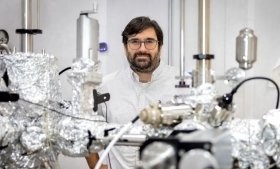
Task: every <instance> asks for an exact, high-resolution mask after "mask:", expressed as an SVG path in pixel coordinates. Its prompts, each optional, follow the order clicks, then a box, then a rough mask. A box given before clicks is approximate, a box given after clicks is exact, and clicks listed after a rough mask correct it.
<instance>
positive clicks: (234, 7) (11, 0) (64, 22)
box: [0, 0, 280, 169]
mask: <svg viewBox="0 0 280 169" xmlns="http://www.w3.org/2000/svg"><path fill="white" fill-rule="evenodd" d="M172 1H173V3H174V7H173V17H174V18H173V23H174V24H173V25H172V29H173V33H172V39H173V40H174V41H173V46H172V47H173V49H172V51H173V64H174V65H175V66H178V65H179V54H180V53H179V46H180V44H179V30H180V28H179V22H178V21H179V9H180V8H179V1H180V0H172ZM20 2H21V1H20V0H0V29H6V30H7V31H8V33H9V34H10V46H16V47H17V48H18V49H19V35H16V34H15V29H17V28H21V12H20V11H21V7H20ZM92 2H93V0H79V1H76V0H72V1H69V0H41V8H40V12H41V14H40V27H39V28H41V29H42V30H43V34H42V35H37V36H35V38H34V41H35V42H34V51H35V52H40V51H41V49H43V48H44V49H45V50H46V52H47V53H49V54H53V55H55V56H56V57H57V58H58V60H59V63H58V64H59V67H60V68H61V69H63V68H65V67H67V66H70V65H71V63H72V60H73V58H75V56H76V37H75V36H76V19H77V18H78V15H79V12H80V11H81V10H88V9H91V8H92ZM197 4H198V0H186V6H185V8H186V15H185V20H186V25H185V27H186V30H185V33H186V34H185V39H186V43H185V53H186V54H185V56H186V63H185V65H186V71H191V70H192V69H193V68H195V60H193V59H192V58H193V57H192V56H193V55H194V54H197V52H198V51H197ZM279 6H280V1H279V0H265V1H264V0H212V1H211V43H210V53H211V54H214V55H215V59H214V60H213V69H214V70H215V72H216V74H218V75H221V74H223V73H224V72H225V71H226V70H227V69H229V68H231V67H234V66H237V63H236V61H235V38H236V37H237V36H238V34H239V31H240V30H241V29H242V28H244V27H250V28H252V29H254V31H255V34H256V36H257V37H258V58H257V62H256V63H255V64H254V65H253V69H251V70H249V71H248V72H247V73H246V74H247V76H248V77H250V76H259V75H261V76H270V73H271V70H272V67H273V66H274V64H275V63H276V61H277V59H279V56H280V33H279V30H280V21H279V18H280V10H279ZM99 7H100V8H99V13H98V14H97V15H92V17H95V18H98V19H99V21H100V26H101V28H100V42H101V41H105V42H107V43H108V47H109V49H108V51H107V52H106V53H100V55H99V58H100V60H101V61H102V64H103V66H102V71H103V72H104V74H107V73H110V72H112V71H114V70H116V69H119V68H121V67H123V66H125V65H126V60H125V56H124V53H123V47H122V43H121V32H122V30H123V29H124V27H125V25H126V24H127V23H128V22H129V21H130V19H132V18H133V17H135V16H139V15H145V16H150V17H151V18H153V19H155V20H157V21H158V22H159V24H160V25H161V27H162V28H163V31H164V35H165V37H164V38H165V41H164V44H165V46H164V49H163V57H164V58H163V60H165V61H167V54H168V52H167V51H168V48H167V44H168V37H167V32H168V0H141V1H140V0H99ZM61 78H62V83H63V87H64V88H63V93H64V95H65V97H68V98H69V97H71V92H70V86H69V85H68V84H67V82H66V80H65V79H66V77H65V75H63V76H62V77H61ZM218 86H219V89H218V90H220V91H222V92H225V91H228V90H229V88H228V87H225V86H224V85H223V84H222V83H220V82H219V83H218ZM275 98H276V93H275V89H274V87H269V85H268V83H267V82H265V81H258V82H254V81H251V82H248V84H245V85H244V86H242V88H241V89H240V91H239V92H238V94H237V96H236V97H235V101H236V104H237V108H238V109H237V115H238V117H246V118H254V117H255V118H256V117H257V118H258V117H261V115H262V114H263V113H264V112H266V111H267V110H269V109H271V108H274V106H275V102H276V100H275ZM76 160H77V159H69V158H66V159H65V158H62V160H61V166H62V168H67V169H74V168H86V165H85V160H84V159H79V160H77V161H76Z"/></svg>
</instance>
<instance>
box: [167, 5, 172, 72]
mask: <svg viewBox="0 0 280 169" xmlns="http://www.w3.org/2000/svg"><path fill="white" fill-rule="evenodd" d="M172 2H173V1H172V0H168V65H171V66H172V65H173V62H172V48H173V46H172V21H173V19H172V18H173V3H172Z"/></svg>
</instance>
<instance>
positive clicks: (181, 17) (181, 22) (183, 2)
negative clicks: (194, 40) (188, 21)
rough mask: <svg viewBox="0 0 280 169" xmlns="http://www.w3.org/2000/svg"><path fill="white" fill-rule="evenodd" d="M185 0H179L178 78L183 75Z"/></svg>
mask: <svg viewBox="0 0 280 169" xmlns="http://www.w3.org/2000/svg"><path fill="white" fill-rule="evenodd" d="M184 49H185V0H181V1H180V78H181V79H184V77H185V50H184Z"/></svg>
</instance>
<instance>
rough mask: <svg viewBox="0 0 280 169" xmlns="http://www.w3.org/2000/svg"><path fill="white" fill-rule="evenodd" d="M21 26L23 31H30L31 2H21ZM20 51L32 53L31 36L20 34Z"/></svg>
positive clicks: (25, 0)
mask: <svg viewBox="0 0 280 169" xmlns="http://www.w3.org/2000/svg"><path fill="white" fill-rule="evenodd" d="M22 11H23V17H22V26H23V29H26V30H27V29H32V0H23V1H22ZM21 51H22V52H33V35H32V34H27V33H25V34H22V35H21Z"/></svg>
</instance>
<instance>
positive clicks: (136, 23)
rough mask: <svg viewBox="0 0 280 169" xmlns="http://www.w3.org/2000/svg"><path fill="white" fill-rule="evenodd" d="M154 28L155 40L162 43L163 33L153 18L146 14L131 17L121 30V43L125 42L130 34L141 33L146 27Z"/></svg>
mask: <svg viewBox="0 0 280 169" xmlns="http://www.w3.org/2000/svg"><path fill="white" fill-rule="evenodd" d="M151 27H152V28H154V29H155V32H156V35H157V40H158V41H159V45H160V46H162V45H163V33H162V30H161V28H160V26H159V25H158V23H157V22H156V21H155V20H151V19H150V18H149V17H146V16H140V17H136V18H134V19H132V20H131V21H130V22H129V23H128V24H127V25H126V27H125V28H124V30H123V32H122V42H123V44H125V45H126V44H127V40H128V38H129V37H130V36H131V35H134V34H138V33H141V32H142V31H144V30H145V29H147V28H151Z"/></svg>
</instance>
